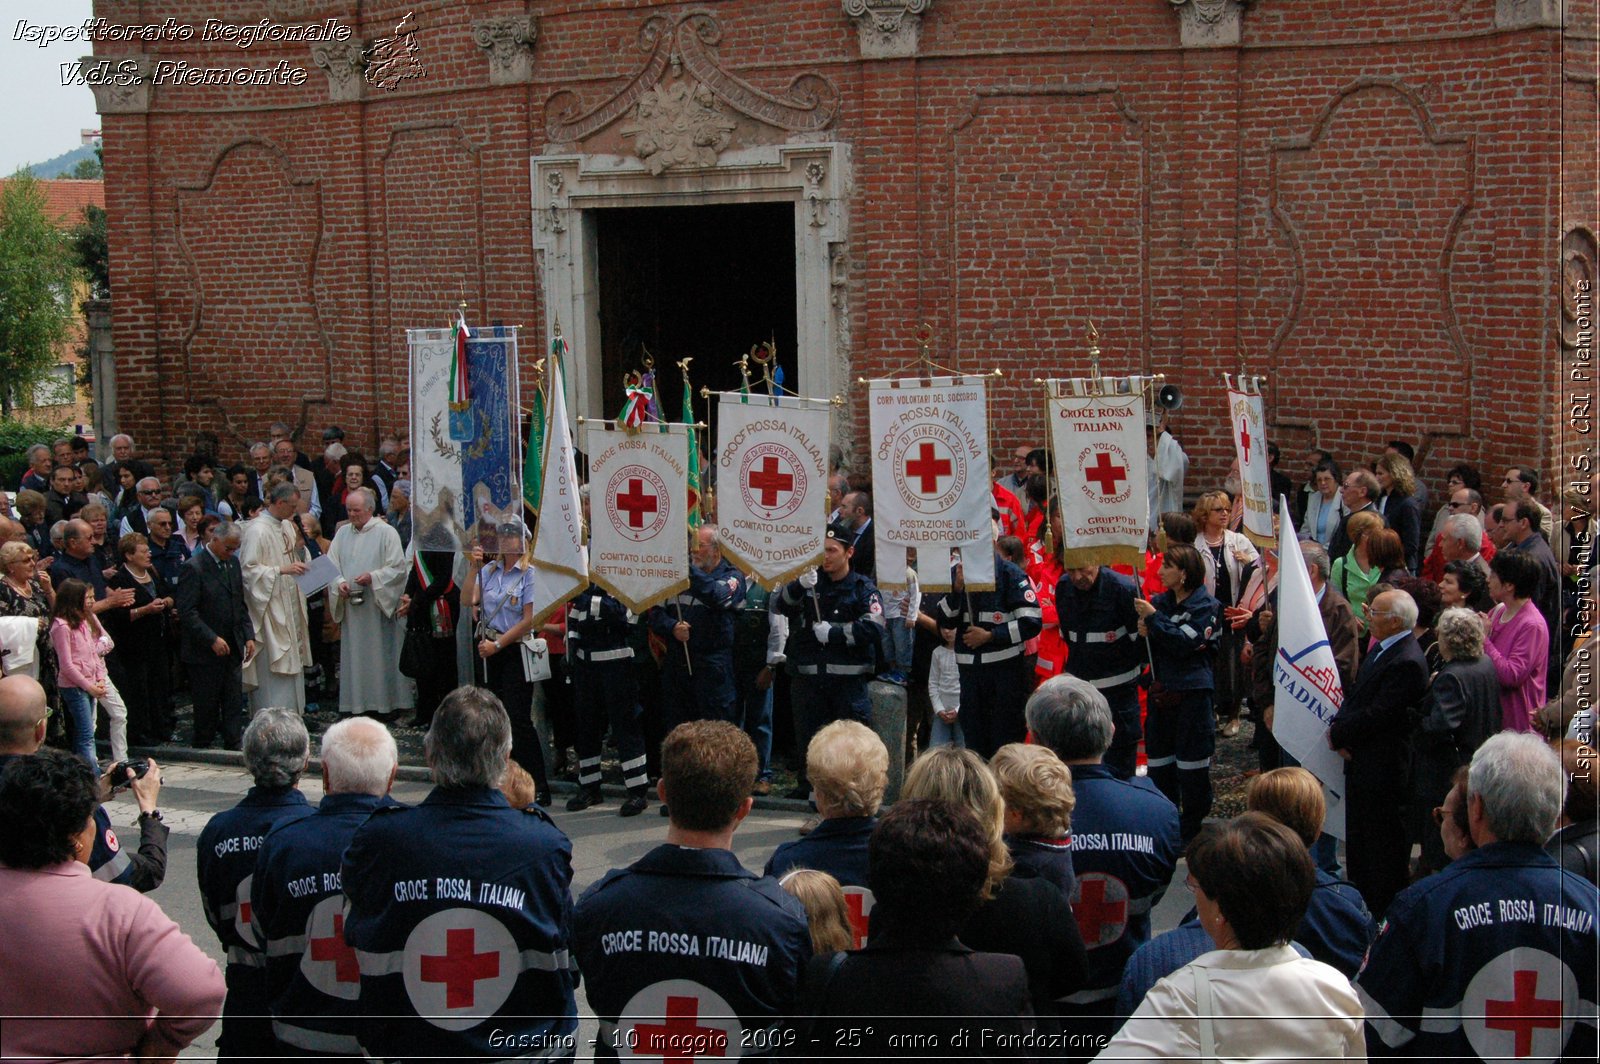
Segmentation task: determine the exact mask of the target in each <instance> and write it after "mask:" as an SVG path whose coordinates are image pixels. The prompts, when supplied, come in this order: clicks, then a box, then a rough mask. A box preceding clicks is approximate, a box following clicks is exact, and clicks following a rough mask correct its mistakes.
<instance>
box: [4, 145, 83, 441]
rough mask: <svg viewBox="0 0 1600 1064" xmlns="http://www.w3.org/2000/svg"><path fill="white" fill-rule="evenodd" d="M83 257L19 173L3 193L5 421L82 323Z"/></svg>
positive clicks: (32, 183) (36, 190)
mask: <svg viewBox="0 0 1600 1064" xmlns="http://www.w3.org/2000/svg"><path fill="white" fill-rule="evenodd" d="M78 278H79V274H78V265H77V254H76V253H75V252H74V250H73V247H72V242H71V238H70V236H69V234H68V233H67V232H66V231H65V230H63V229H60V228H58V227H57V226H56V224H55V223H54V222H52V221H51V220H50V218H49V216H48V215H47V214H46V213H45V198H44V190H43V189H41V188H40V187H39V183H38V182H37V181H36V180H34V179H33V178H32V177H30V176H29V175H28V174H26V173H24V172H22V171H20V170H19V171H18V172H17V173H16V174H14V175H13V176H12V177H11V178H9V179H8V180H7V181H6V183H5V188H4V189H3V190H0V416H6V415H9V414H10V413H11V410H12V407H13V405H14V404H15V403H16V401H17V400H18V398H19V397H21V396H27V395H29V394H31V392H32V389H33V386H34V384H35V383H36V382H37V381H38V380H39V378H40V377H42V376H44V375H45V374H46V373H47V372H48V371H49V370H50V368H51V367H53V366H54V365H55V364H56V349H57V347H58V346H59V345H60V344H61V343H62V342H63V341H65V340H66V339H67V338H68V336H69V334H70V331H71V328H72V324H73V322H74V321H75V320H76V319H77V314H78V309H77V307H76V306H74V305H73V285H74V283H75V282H76V281H77V280H78Z"/></svg>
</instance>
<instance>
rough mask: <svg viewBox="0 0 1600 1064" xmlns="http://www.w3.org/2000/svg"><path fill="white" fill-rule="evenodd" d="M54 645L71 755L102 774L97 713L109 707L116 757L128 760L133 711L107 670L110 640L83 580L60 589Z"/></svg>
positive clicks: (52, 625)
mask: <svg viewBox="0 0 1600 1064" xmlns="http://www.w3.org/2000/svg"><path fill="white" fill-rule="evenodd" d="M51 617H52V620H51V622H50V642H51V643H52V644H53V645H54V646H55V648H56V668H57V678H58V680H59V683H60V688H61V704H62V706H63V707H64V708H65V709H66V716H67V736H68V739H69V741H70V742H71V743H72V752H73V753H75V754H77V755H78V756H79V757H81V758H83V760H84V761H86V762H88V764H89V766H90V767H91V768H93V769H95V770H96V771H97V772H98V771H99V762H98V761H97V760H96V758H95V748H94V709H95V704H96V703H97V702H98V703H99V704H100V705H102V706H104V707H105V710H106V715H107V716H108V717H109V718H110V722H111V757H112V759H113V760H115V761H121V760H122V759H123V758H125V757H127V756H128V707H127V706H126V705H125V704H123V701H122V695H120V694H118V693H117V688H116V686H115V685H114V684H112V682H111V677H110V675H109V674H108V673H107V672H106V655H107V654H109V653H111V637H110V636H108V635H106V633H105V629H103V628H101V627H100V621H99V620H98V619H97V618H96V617H95V615H94V588H92V587H90V586H89V585H88V584H87V583H85V582H84V581H82V580H67V581H65V582H63V583H62V585H61V587H60V589H59V590H57V591H56V606H55V610H54V612H53V613H52V614H51Z"/></svg>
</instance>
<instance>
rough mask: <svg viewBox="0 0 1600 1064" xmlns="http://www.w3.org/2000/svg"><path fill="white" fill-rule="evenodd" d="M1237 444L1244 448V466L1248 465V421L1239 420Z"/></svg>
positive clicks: (1246, 419) (1247, 419) (1244, 419)
mask: <svg viewBox="0 0 1600 1064" xmlns="http://www.w3.org/2000/svg"><path fill="white" fill-rule="evenodd" d="M1239 443H1240V444H1241V445H1242V446H1243V448H1244V464H1245V465H1249V464H1250V419H1249V418H1244V417H1241V418H1240V419H1239Z"/></svg>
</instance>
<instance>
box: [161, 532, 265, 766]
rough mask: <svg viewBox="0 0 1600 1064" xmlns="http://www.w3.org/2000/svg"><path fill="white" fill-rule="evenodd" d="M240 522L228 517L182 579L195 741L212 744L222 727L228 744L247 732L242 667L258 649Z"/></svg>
mask: <svg viewBox="0 0 1600 1064" xmlns="http://www.w3.org/2000/svg"><path fill="white" fill-rule="evenodd" d="M238 550H239V526H238V525H236V524H234V523H233V522H232V521H223V522H222V523H221V524H219V525H217V527H216V529H215V530H214V531H213V532H212V535H211V539H210V540H209V541H208V542H207V543H205V544H203V545H202V546H201V547H200V549H199V550H197V551H195V552H194V554H193V556H191V557H190V558H189V560H188V561H187V562H184V563H183V569H182V575H183V578H182V579H181V580H179V581H178V594H177V614H178V660H179V661H182V662H183V664H184V668H186V669H187V670H188V672H189V688H190V691H191V693H192V694H193V696H194V745H195V747H197V748H198V747H203V746H209V745H210V744H211V741H212V739H213V738H215V736H216V733H217V728H218V726H219V725H220V726H221V728H222V742H223V745H224V746H226V747H228V748H229V749H238V746H239V742H240V739H241V737H242V736H243V734H244V688H243V686H242V682H241V679H240V668H241V667H242V664H243V662H244V659H245V658H247V657H252V656H254V654H255V649H256V642H255V639H256V630H255V625H254V623H253V622H252V621H251V619H250V609H249V606H248V604H247V602H246V599H245V593H244V582H243V578H242V577H241V575H240V572H239V563H238V562H237V561H236V560H235V559H234V555H235V554H236V553H237V552H238Z"/></svg>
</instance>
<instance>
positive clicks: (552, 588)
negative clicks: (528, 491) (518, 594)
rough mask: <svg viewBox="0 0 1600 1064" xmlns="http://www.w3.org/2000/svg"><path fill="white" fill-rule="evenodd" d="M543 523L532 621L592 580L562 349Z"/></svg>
mask: <svg viewBox="0 0 1600 1064" xmlns="http://www.w3.org/2000/svg"><path fill="white" fill-rule="evenodd" d="M547 387H548V388H549V400H548V402H547V403H546V410H547V412H548V416H549V421H548V423H547V424H546V426H545V433H544V464H543V466H542V469H543V470H544V478H543V484H542V485H541V490H540V493H539V523H538V524H537V525H536V526H535V527H534V532H533V567H534V569H535V570H536V571H537V575H536V576H535V577H534V584H533V623H534V624H535V625H538V624H542V623H543V622H544V619H545V618H546V617H549V616H550V615H551V614H553V613H555V612H556V610H557V609H559V608H560V607H561V605H562V604H563V603H565V602H566V601H567V600H568V599H570V598H572V597H573V596H574V595H576V594H578V592H580V591H582V590H583V589H584V588H586V587H588V586H589V562H588V556H587V555H586V554H585V553H584V549H583V505H582V501H581V500H580V498H579V496H578V459H577V454H576V452H575V451H574V449H573V446H572V427H571V426H570V425H568V424H567V395H566V389H565V387H564V385H563V380H562V367H561V359H560V357H559V355H558V354H557V353H556V352H555V351H554V350H552V351H551V354H550V376H549V380H548V384H547Z"/></svg>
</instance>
